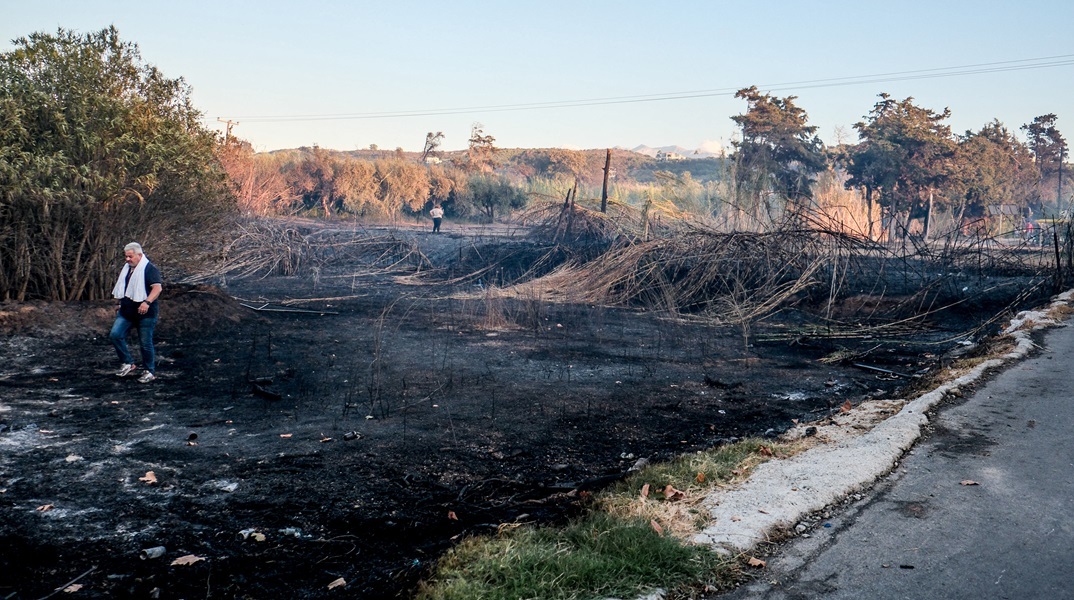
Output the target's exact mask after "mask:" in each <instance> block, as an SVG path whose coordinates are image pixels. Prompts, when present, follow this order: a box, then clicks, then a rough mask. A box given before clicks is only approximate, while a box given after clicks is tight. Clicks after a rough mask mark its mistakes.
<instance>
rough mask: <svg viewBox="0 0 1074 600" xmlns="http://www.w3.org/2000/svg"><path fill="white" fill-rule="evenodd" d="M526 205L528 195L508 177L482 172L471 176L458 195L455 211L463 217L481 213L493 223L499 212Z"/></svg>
mask: <svg viewBox="0 0 1074 600" xmlns="http://www.w3.org/2000/svg"><path fill="white" fill-rule="evenodd" d="M525 205H526V195H525V194H523V193H522V190H520V189H518V188H517V187H515V186H514V185H511V182H510V181H508V180H507V178H505V177H502V176H497V175H484V174H482V175H473V176H471V177H470V179H469V181H468V182H467V184H466V189H465V190H464V191H463V192H462V193H461V194H459V195H458V199H457V202H456V203H455V206H454V211H455V213H456V214H458V215H460V216H463V217H466V216H472V215H475V214H481V215H483V216H484V217H485V219H487V220H488V222H489V223H491V222H493V221H494V220H495V219H496V214H497V213H498V212H503V211H508V210H511V209H514V208H522V207H523V206H525Z"/></svg>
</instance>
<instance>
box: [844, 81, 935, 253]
mask: <svg viewBox="0 0 1074 600" xmlns="http://www.w3.org/2000/svg"><path fill="white" fill-rule="evenodd" d="M913 100H914V99H913V98H906V99H905V100H894V99H892V98H891V96H890V95H888V94H880V101H879V102H877V103H876V104H875V105H874V106H873V109H872V110H871V111H870V112H869V114H868V115H866V117H865V119H866V120H865V121H860V122H858V123H856V124H855V125H854V129H856V130H857V131H858V137H859V139H860V140H861V143H859V144H858V146H857V147H856V148H854V149H853V150H852V151H851V152H850V157H849V165H848V168H847V171H848V173H849V174H850V179H849V180H847V184H846V185H847V187H848V188H849V187H857V188H863V189H865V192H866V197H867V198H870V200H869V201H870V202H871V201H872V199H871V197H873V196H875V195H876V192H878V191H879V192H880V196H879V198H878V203H879V205H880V206H881V208H882V210H883V211H884V213H883V216H884V217H885V218H884V219H883V221H884V222H885V223H887V224H888V228H890V225H891V224H892V223H895V224H896V228H895V232H894V233H895V234H896V235H898V236H900V237H902V236H905V234H906V232H907V231H908V229H909V223H910V219H911V218H913V217H917V216H922V217H924V219H925V225H924V231H923V236H924V237H928V234H929V225H930V223H929V221H930V220H931V215H932V208H933V199H934V194H935V192H936V191H937V190H940V189H941V188H943V187H944V185H945V184H946V183H947V181H948V179H949V177H950V176H951V174H952V172H953V169H954V164H953V162H954V161H953V159H954V154H955V140H954V137H953V136H952V134H951V128H950V127H949V126H948V125H946V124H944V123H943V121H945V120H946V119H947V118H948V117H950V116H951V111H950V110H949V109H946V108H945V109H944V111H943V112H942V113H937V112H934V111H932V110H930V109H927V108H921V107H919V106H915V105H914V103H913Z"/></svg>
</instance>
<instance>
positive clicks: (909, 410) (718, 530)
mask: <svg viewBox="0 0 1074 600" xmlns="http://www.w3.org/2000/svg"><path fill="white" fill-rule="evenodd" d="M1072 297H1074V290H1069V291H1066V292H1064V293H1062V294H1060V295H1059V296H1056V298H1055V299H1054V300H1053V301H1052V302H1051V303H1050V304H1049V305H1048V307H1046V308H1044V309H1040V310H1027V311H1022V312H1020V313H1018V315H1016V316H1015V318H1014V319H1012V320H1011V321H1010V323H1009V324H1008V326H1007V327H1006V328H1004V330H1003V332H1002V334H1003V335H1005V336H1009V337H1011V338H1012V339H1013V340H1014V342H1015V345H1014V349H1012V350H1011V351H1010V352H1007V353H1006V354H1003V355H1001V356H998V357H995V358H991V359H988V360H986V361H984V362H982V363H980V364H978V365H976V366H975V367H974V368H973V369H971V370H970V371H969V372H967V373H965V374H963V375H961V376H959V377H957V378H955V379H952V380H951V381H948V382H945V383H943V384H941V385H940V386H938V387H936V388H935V389H933V390H931V391H929V392H927V393H925V394H922V395H920V396H918V397H917V398H914V399H913V400H911V401H910V402H908V403H907V404H905V405H904V406H903V407H902V409H901V410H900V411H899V412H898V413H896V414H895V415H893V416H891V417H888V418H887V419H885V420H883V421H881V422H880V423H878V424H877V425H876V426H874V427H872V428H871V429H870V430H868V431H867V432H865V433H863V434H861V435H859V436H857V437H854V438H851V439H847V440H842V441H839V442H835V443H831V444H827V445H821V446H817V447H814V448H811V449H809V450H806V451H804V452H801V453H799V454H796V455H794V456H792V457H790V458H787V459H782V460H772V461H768V462H766V463H764V464H762V465H760V466H758V467H757V468H756V469H755V470H754V472H753V474H752V475H751V476H750V478H749V479H748V480H746V481H745V482H743V483H741V484H739V485H737V486H735V487H731V488H725V489H719V490H716V491H714V492H713V493H711V494H709V495H708V496H706V498H705V499H704V500H703V501H702V503H701V507H702V508H703V509H704V510H707V511H708V512H709V515H710V517H711V518H712V522H711V524H710V525H709V526H707V527H706V528H705V529H704V530H702V531H701V532H700V533H698V534H696V535H695V536H694V537H693V541H694V542H695V543H698V544H706V545H709V546H712V547H713V548H714V549H715V550H716V551H717V552H720V553H722V554H732V553H740V552H748V551H750V550H751V549H753V548H754V547H755V546H757V545H758V544H760V543H763V542H766V541H770V540H771V539H773V536H774V535H775V534H779V533H781V532H787V531H793V528H794V526H795V524H796V523H798V522H799V521H800V520H801V519H802V517H804V516H806V515H808V514H810V513H813V512H817V511H820V510H822V509H824V508H825V507H827V506H830V505H832V504H834V503H836V502H838V501H840V500H842V499H843V498H845V497H846V496H847V495H848V494H852V493H854V492H856V491H858V490H859V489H861V488H863V487H865V486H867V485H869V484H871V483H873V482H874V481H876V479H877V478H879V477H881V476H882V475H884V474H885V473H888V472H889V471H891V470H892V469H893V468H895V467H897V466H898V461H899V459H900V458H901V457H902V455H903V453H905V452H906V451H907V450H909V449H910V448H911V447H912V446H913V445H914V444H915V443H916V442H917V440H918V439H919V438H920V437H921V431H922V427H923V426H924V425H926V424H927V423H928V416H927V415H926V412H927V411H929V410H930V409H932V408H933V407H935V406H936V405H937V404H939V402H940V401H941V400H943V398H944V396H945V395H947V394H949V393H951V392H954V391H956V390H958V389H959V388H961V387H964V386H966V385H969V384H971V383H973V382H975V381H977V380H979V379H980V378H981V377H983V376H984V375H985V373H986V372H987V371H989V370H990V369H996V368H999V367H1007V366H1010V365H1011V364H1013V363H1014V362H1016V361H1018V360H1020V359H1022V358H1024V357H1025V356H1026V355H1028V354H1029V352H1030V351H1031V350H1032V349H1033V348H1034V344H1033V341H1032V339H1031V337H1030V334H1031V332H1033V331H1036V330H1039V329H1044V328H1046V327H1050V326H1054V325H1057V324H1059V323H1060V322H1061V318H1060V312H1061V310H1060V309H1061V308H1063V307H1069V306H1070V304H1071V298H1072Z"/></svg>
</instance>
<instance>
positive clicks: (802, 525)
mask: <svg viewBox="0 0 1074 600" xmlns="http://www.w3.org/2000/svg"><path fill="white" fill-rule="evenodd" d="M806 529H808V527H806V526H805V523H799V524H797V525H795V526H794V532H795V533H805V531H806Z"/></svg>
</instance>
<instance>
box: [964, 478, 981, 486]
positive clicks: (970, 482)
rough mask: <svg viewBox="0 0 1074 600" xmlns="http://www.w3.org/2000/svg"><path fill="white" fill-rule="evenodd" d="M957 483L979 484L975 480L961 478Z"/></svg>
mask: <svg viewBox="0 0 1074 600" xmlns="http://www.w3.org/2000/svg"><path fill="white" fill-rule="evenodd" d="M959 483H960V484H962V485H981V484H979V483H977V482H976V481H974V480H972V479H963V480H962V481H960V482H959Z"/></svg>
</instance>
